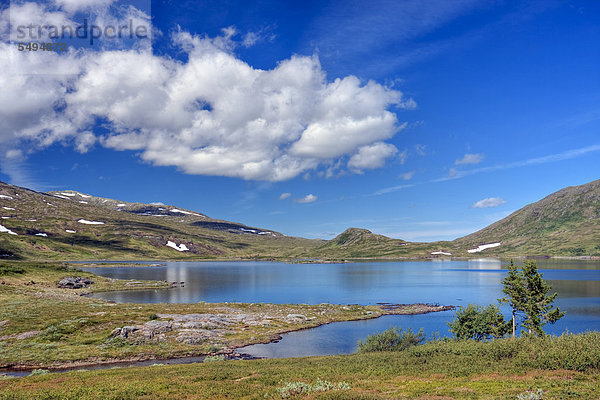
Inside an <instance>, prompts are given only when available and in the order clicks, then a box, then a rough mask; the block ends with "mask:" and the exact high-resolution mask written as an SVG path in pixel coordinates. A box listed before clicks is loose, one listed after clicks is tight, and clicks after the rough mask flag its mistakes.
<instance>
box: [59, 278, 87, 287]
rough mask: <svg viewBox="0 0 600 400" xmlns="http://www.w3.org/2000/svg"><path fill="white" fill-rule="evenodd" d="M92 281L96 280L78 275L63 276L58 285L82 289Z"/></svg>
mask: <svg viewBox="0 0 600 400" xmlns="http://www.w3.org/2000/svg"><path fill="white" fill-rule="evenodd" d="M92 283H94V281H92V280H90V279H88V278H82V277H80V276H77V277H67V278H63V279H61V280H60V281H59V282H58V283H57V284H56V286H57V287H59V288H61V289H81V288H84V287H87V286H88V285H91V284H92Z"/></svg>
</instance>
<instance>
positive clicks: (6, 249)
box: [0, 182, 321, 260]
mask: <svg viewBox="0 0 600 400" xmlns="http://www.w3.org/2000/svg"><path fill="white" fill-rule="evenodd" d="M0 216H1V217H2V219H1V220H0V257H2V258H4V259H20V258H28V259H32V258H37V259H42V258H43V259H58V260H91V259H93V260H98V259H120V260H129V259H138V260H139V259H206V258H258V257H275V258H279V257H281V258H293V257H295V256H297V255H298V254H301V253H304V252H305V251H306V249H310V248H312V247H315V246H316V245H318V244H320V243H321V242H320V241H314V240H308V239H302V238H294V237H287V236H285V235H283V234H281V233H279V232H275V231H273V230H268V229H262V228H257V227H250V226H246V225H244V224H241V223H237V222H230V221H223V220H218V219H213V218H210V217H208V216H206V215H205V214H203V213H200V212H196V211H191V210H185V209H182V208H177V207H174V206H169V205H163V204H144V203H130V202H125V201H119V200H114V199H106V198H102V197H95V196H92V195H89V194H84V193H79V192H76V191H72V190H66V191H60V192H49V193H40V192H36V191H33V190H30V189H26V188H21V187H17V186H13V185H9V184H6V183H3V182H0Z"/></svg>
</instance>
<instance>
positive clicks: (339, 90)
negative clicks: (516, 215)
mask: <svg viewBox="0 0 600 400" xmlns="http://www.w3.org/2000/svg"><path fill="white" fill-rule="evenodd" d="M33 3H35V5H36V6H37V7H38V8H37V10H38V11H40V15H42V16H46V18H47V16H48V15H50V13H52V12H53V13H55V14H53V15H54V18H57V16H60V18H64V20H70V21H78V20H81V18H82V16H88V17H89V18H90V20H94V18H96V19H95V21H97V22H98V24H100V23H101V22H102V23H104V24H106V23H107V22H106V21H107V20H108V18H107V17H106V16H107V15H109V16H110V15H113V16H115V18H125V17H127V18H130V19H131V18H132V15H135V16H136V17H135V18H136V19H135V21H136V22H137V23H142V24H143V23H146V24H148V26H151V27H152V29H153V30H154V35H153V41H152V43H151V44H149V43H145V42H144V41H143V40H141V41H140V42H139V43H131V42H125V43H117V44H115V43H114V42H109V41H108V40H104V42H103V41H102V40H100V43H101V45H100V46H96V47H94V46H89V45H80V46H79V50H77V43H74V44H73V43H70V44H72V45H73V46H74V48H72V50H71V51H70V52H68V53H66V54H60V55H56V54H48V55H39V54H37V55H36V54H25V53H26V52H25V53H16V52H15V50H14V45H15V42H14V41H13V42H12V43H11V42H10V41H9V40H7V39H6V38H7V36H6V34H5V36H4V38H5V40H4V41H3V43H2V45H1V46H2V47H1V48H0V64H2V71H4V72H1V73H0V83H2V87H3V89H4V88H6V89H5V90H6V92H5V94H6V96H5V98H4V100H0V106H1V107H0V108H1V109H2V110H3V111H0V128H1V129H2V132H1V133H0V146H1V147H0V149H2V151H1V153H2V154H1V155H0V179H1V180H3V181H7V182H10V183H14V184H17V185H21V186H27V187H32V188H34V189H37V190H59V189H73V190H78V191H80V192H84V193H90V194H94V195H98V196H103V197H112V198H117V199H120V200H126V201H139V202H157V201H160V202H163V203H165V204H173V205H177V206H179V207H184V208H187V209H191V210H197V211H200V212H203V213H205V214H207V215H209V216H211V217H213V218H220V219H226V220H231V221H239V222H243V223H245V224H248V225H253V226H259V227H262V228H268V229H273V230H277V231H280V232H282V233H285V234H287V235H296V236H304V237H311V238H313V237H320V238H331V237H333V236H335V235H336V234H338V233H340V232H341V231H343V230H344V229H346V228H348V227H351V226H352V227H363V228H367V229H370V230H372V231H374V232H376V233H381V234H384V235H388V236H391V237H396V238H402V239H406V240H412V241H432V240H446V239H454V238H456V237H460V236H463V235H465V234H468V233H471V232H474V231H476V230H478V229H480V228H483V227H485V226H487V225H488V224H490V223H492V222H494V221H496V220H498V219H500V218H503V217H504V216H506V215H508V214H509V213H511V212H512V211H515V210H517V209H519V208H521V207H523V206H524V205H526V204H528V203H531V202H534V201H537V200H539V199H541V198H542V197H544V196H546V195H548V194H550V193H552V192H554V191H556V190H559V189H561V188H563V187H566V186H572V185H579V184H584V183H587V182H590V181H593V180H595V179H599V178H600V174H599V172H600V134H599V128H600V74H599V73H598V71H600V24H598V21H599V20H600V4H598V3H597V2H593V1H545V2H518V3H517V2H510V1H494V2H488V1H469V0H465V1H452V2H448V1H441V0H438V1H436V0H424V1H370V2H355V1H337V2H336V1H332V2H326V1H314V2H280V1H256V2H247V1H244V2H238V1H221V2H214V1H210V2H208V1H174V0H173V1H166V0H165V1H152V2H151V4H150V2H147V1H146V2H144V1H138V2H135V3H132V2H128V3H127V4H129V5H131V4H133V5H134V6H135V7H136V9H137V10H138V11H139V12H137V13H133V12H132V11H131V10H132V9H131V8H128V9H127V10H128V11H126V12H125V11H123V10H125V8H121V9H120V10H121V11H120V14H119V15H116V14H115V13H116V11H115V10H117V9H116V8H115V7H117V6H118V5H123V4H124V2H120V3H119V2H117V3H113V2H112V1H111V0H87V1H86V2H79V3H77V2H74V1H73V0H56V1H52V2H50V3H45V2H33ZM84 3H85V4H87V6H86V7H88V8H85V7H84V6H83V5H82V4H84ZM111 3H112V4H111ZM23 7H25V5H24V2H12V3H11V4H10V7H8V8H6V7H5V8H4V12H3V14H2V15H3V17H2V18H3V19H6V18H10V20H11V22H13V25H14V23H15V21H16V20H18V19H19V18H21V20H22V21H27V18H32V17H31V15H33V14H32V12H31V11H29V12H27V13H26V12H23V10H24V8H23ZM111 7H112V8H111ZM7 11H10V16H8V14H9V13H8V12H7ZM111 13H112V14H111ZM98 15H102V16H104V19H101V18H98ZM21 20H19V21H21ZM5 33H6V32H5ZM119 46H120V47H119ZM30 53H33V52H30ZM44 56H47V57H49V58H48V59H47V60H46V61H45V62H44V65H45V67H41V66H40V62H39V59H36V57H44ZM48 66H49V67H48ZM43 68H52V70H51V71H50V72H49V71H48V70H43ZM1 121H4V122H1ZM286 193H289V195H285V194H286ZM282 197H283V198H282Z"/></svg>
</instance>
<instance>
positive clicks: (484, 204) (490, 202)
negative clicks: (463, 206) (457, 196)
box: [471, 197, 506, 208]
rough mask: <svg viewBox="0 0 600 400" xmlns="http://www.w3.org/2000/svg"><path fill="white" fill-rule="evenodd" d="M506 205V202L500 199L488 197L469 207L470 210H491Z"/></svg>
mask: <svg viewBox="0 0 600 400" xmlns="http://www.w3.org/2000/svg"><path fill="white" fill-rule="evenodd" d="M502 204H506V200H504V199H503V198H500V197H488V198H487V199H483V200H479V201H477V202H475V203H473V204H472V205H471V208H492V207H498V206H501V205H502Z"/></svg>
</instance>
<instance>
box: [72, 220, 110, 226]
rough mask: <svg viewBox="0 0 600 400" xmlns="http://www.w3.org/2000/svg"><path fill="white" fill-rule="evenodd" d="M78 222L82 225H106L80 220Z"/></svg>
mask: <svg viewBox="0 0 600 400" xmlns="http://www.w3.org/2000/svg"><path fill="white" fill-rule="evenodd" d="M77 222H79V223H80V224H86V225H104V222H99V221H88V220H87V219H80V220H78V221H77Z"/></svg>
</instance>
